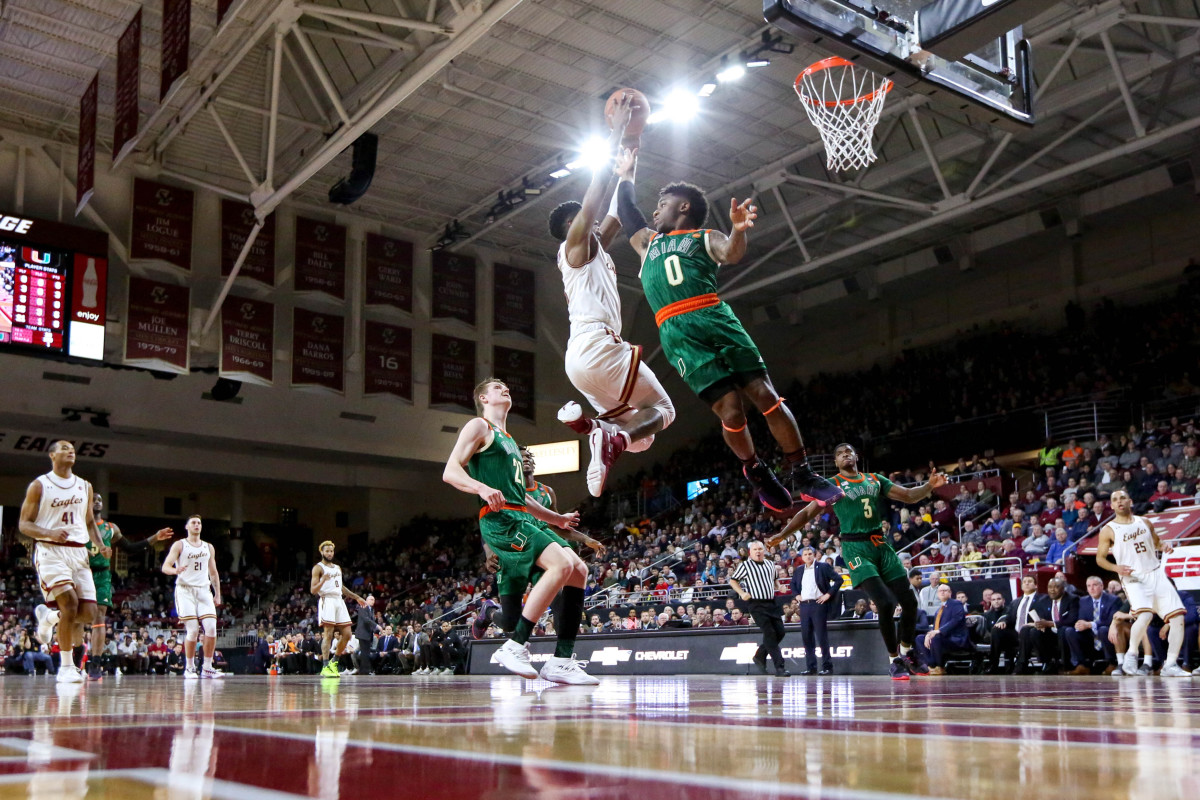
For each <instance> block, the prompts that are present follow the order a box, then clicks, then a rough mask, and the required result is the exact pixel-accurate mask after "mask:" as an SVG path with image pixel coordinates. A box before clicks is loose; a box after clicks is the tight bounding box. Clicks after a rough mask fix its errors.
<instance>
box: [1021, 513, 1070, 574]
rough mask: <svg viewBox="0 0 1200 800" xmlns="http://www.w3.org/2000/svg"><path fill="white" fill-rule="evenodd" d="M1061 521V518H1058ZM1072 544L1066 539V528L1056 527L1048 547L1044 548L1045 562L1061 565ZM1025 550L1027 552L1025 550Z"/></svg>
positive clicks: (1064, 561)
mask: <svg viewBox="0 0 1200 800" xmlns="http://www.w3.org/2000/svg"><path fill="white" fill-rule="evenodd" d="M1059 522H1062V520H1059ZM1071 550H1072V545H1071V542H1070V541H1068V539H1067V529H1066V528H1056V529H1055V531H1054V541H1053V542H1051V543H1050V547H1049V548H1048V549H1047V550H1046V562H1045V563H1047V564H1056V565H1058V566H1062V565H1063V564H1064V563H1066V558H1067V555H1068V554H1069V553H1070V552H1071ZM1025 552H1029V551H1028V550H1026V551H1025Z"/></svg>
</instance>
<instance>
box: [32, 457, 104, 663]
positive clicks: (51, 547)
mask: <svg viewBox="0 0 1200 800" xmlns="http://www.w3.org/2000/svg"><path fill="white" fill-rule="evenodd" d="M50 464H51V466H52V469H51V470H50V471H49V472H47V473H46V474H45V475H42V476H40V477H39V478H38V479H37V480H35V481H34V482H33V483H31V484H29V488H28V489H26V491H25V502H24V503H23V504H22V505H21V521H20V524H19V526H18V527H19V529H20V531H21V533H23V534H24V535H25V536H28V537H29V538H30V539H33V540H34V546H33V566H34V569H36V570H37V576H38V583H39V584H40V585H41V589H42V597H43V598H45V600H46V606H48V607H49V608H46V606H39V607H38V608H39V609H40V611H39V613H38V630H37V637H38V639H39V640H40V641H41V642H42V643H43V644H50V640H51V637H53V635H54V624H53V621H52V619H51V616H52V615H51V614H49V613H47V612H48V611H49V610H50V609H55V610H57V611H58V614H59V625H58V646H59V651H60V652H59V657H60V658H61V662H60V665H59V669H58V682H59V683H83V682H84V680H85V679H84V676H83V673H82V672H81V671H80V670H79V667H77V666H75V646H76V645H82V644H83V626H84V625H87V624H89V623H91V621H92V619H93V618H94V616H95V613H96V584H95V582H94V580H93V578H92V569H91V567H90V566H89V565H88V551H87V548H88V545H89V544H90V545H91V546H92V547H93V548H95V550H96V552H97V553H101V554H103V555H104V557H105V558H108V557H109V556H111V555H112V549H111V548H109V547H108V546H107V545H105V544H104V542H103V541H101V539H100V530H99V529H98V528H97V527H96V520H95V518H94V517H93V515H92V485H91V484H90V483H88V482H87V481H85V480H84V479H83V478H80V477H79V476H78V475H76V474H75V473H74V467H75V446H74V445H73V444H71V443H70V442H68V441H66V440H65V439H64V440H62V441H57V442H55V443H54V444H52V445H50Z"/></svg>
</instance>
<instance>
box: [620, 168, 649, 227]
mask: <svg viewBox="0 0 1200 800" xmlns="http://www.w3.org/2000/svg"><path fill="white" fill-rule="evenodd" d="M617 219H619V220H621V229H622V230H623V231H625V235H626V236H633V235H634V234H635V233H637V232H638V231H640V230H641V229H642V228H645V227H647V225H646V218H645V217H644V216H642V212H641V211H640V210H639V209H638V207H637V197H635V196H634V192H633V182H632V181H621V182H620V183H618V184H617Z"/></svg>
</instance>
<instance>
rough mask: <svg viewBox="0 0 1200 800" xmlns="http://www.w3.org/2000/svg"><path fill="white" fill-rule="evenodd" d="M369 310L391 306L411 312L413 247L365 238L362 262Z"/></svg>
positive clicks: (376, 236) (375, 237)
mask: <svg viewBox="0 0 1200 800" xmlns="http://www.w3.org/2000/svg"><path fill="white" fill-rule="evenodd" d="M366 267H367V268H366V270H364V272H365V273H366V283H367V294H366V298H365V302H366V304H367V305H369V306H391V307H393V308H398V309H400V310H401V311H408V312H410V313H411V312H412V296H413V246H412V242H406V241H403V240H401V239H392V238H390V237H387V236H380V235H379V234H377V233H368V234H367V261H366Z"/></svg>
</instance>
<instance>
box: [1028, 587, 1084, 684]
mask: <svg viewBox="0 0 1200 800" xmlns="http://www.w3.org/2000/svg"><path fill="white" fill-rule="evenodd" d="M1046 591H1047V593H1048V594H1047V596H1046V597H1044V598H1043V599H1042V600H1041V601H1039V602H1036V603H1035V604H1034V611H1036V612H1037V614H1038V617H1039V618H1038V619H1037V620H1035V621H1034V622H1033V624H1032V625H1026V626H1025V627H1024V628H1022V629H1021V654H1020V656H1019V663H1018V665H1017V674H1027V673H1028V672H1029V671H1030V669H1029V658H1030V656H1031V655H1032V654H1033V653H1035V652H1036V653H1037V654H1038V658H1039V659H1040V660H1041V662H1042V674H1045V675H1053V674H1054V666H1053V664H1054V662H1056V661H1061V660H1062V658H1061V653H1060V651H1059V637H1058V629H1059V628H1060V627H1062V626H1067V627H1074V626H1075V622H1076V620H1078V619H1079V600H1078V599H1077V598H1074V597H1071V596H1070V595H1068V594H1067V593H1066V581H1064V580H1063V579H1062V578H1053V579H1051V581H1050V583H1049V585H1048V586H1047V589H1046Z"/></svg>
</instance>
